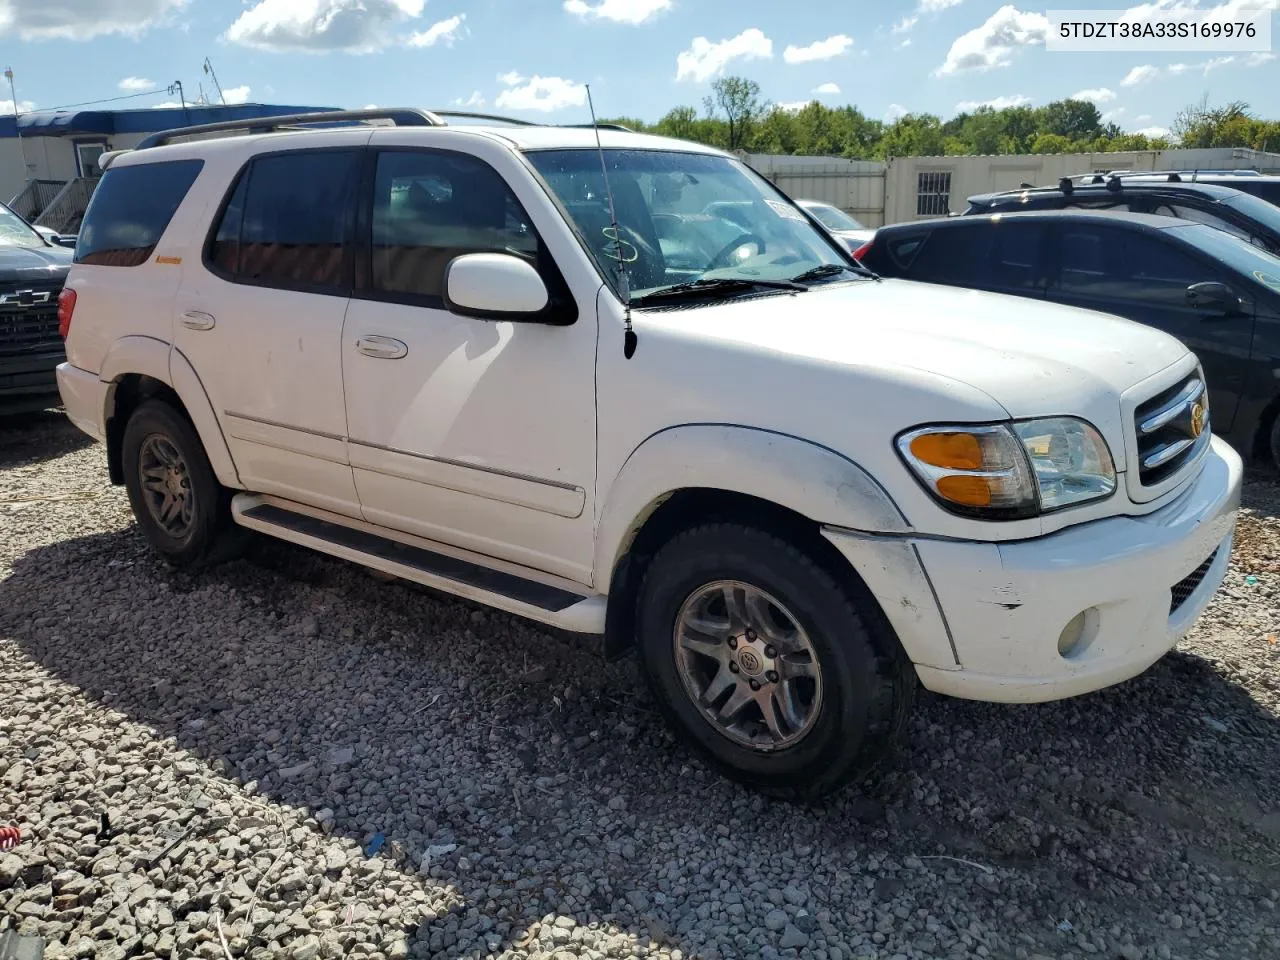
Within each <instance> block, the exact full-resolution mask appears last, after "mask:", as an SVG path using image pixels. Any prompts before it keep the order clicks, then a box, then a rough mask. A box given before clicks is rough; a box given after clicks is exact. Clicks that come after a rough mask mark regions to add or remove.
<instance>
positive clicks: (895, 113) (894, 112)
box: [884, 103, 907, 123]
mask: <svg viewBox="0 0 1280 960" xmlns="http://www.w3.org/2000/svg"><path fill="white" fill-rule="evenodd" d="M906 115H907V108H906V107H904V106H903V105H902V104H900V103H891V104H889V109H888V110H886V111H885V112H884V120H885V123H893V122H894V121H895V120H899V119H901V118H902V117H905V116H906Z"/></svg>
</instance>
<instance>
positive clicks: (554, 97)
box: [494, 74, 587, 113]
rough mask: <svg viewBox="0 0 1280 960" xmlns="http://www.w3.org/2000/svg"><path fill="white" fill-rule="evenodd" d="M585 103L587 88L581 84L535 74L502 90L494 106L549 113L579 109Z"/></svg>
mask: <svg viewBox="0 0 1280 960" xmlns="http://www.w3.org/2000/svg"><path fill="white" fill-rule="evenodd" d="M511 75H512V74H508V75H507V76H511ZM517 76H518V74H517ZM522 79H523V78H522ZM586 102H587V88H586V87H584V86H583V85H582V84H580V83H574V82H573V81H572V80H564V79H562V78H560V77H539V76H537V75H536V74H535V75H534V76H532V77H530V78H529V79H528V81H526V82H525V83H523V84H521V85H519V86H509V87H508V88H507V89H506V90H503V91H502V92H501V93H500V94H498V98H497V99H496V100H495V101H494V105H495V106H498V107H501V108H503V109H506V110H541V111H542V112H544V113H550V112H551V111H553V110H563V109H564V108H565V107H581V106H583V105H584V104H585V103H586Z"/></svg>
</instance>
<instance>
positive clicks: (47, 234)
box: [31, 223, 62, 245]
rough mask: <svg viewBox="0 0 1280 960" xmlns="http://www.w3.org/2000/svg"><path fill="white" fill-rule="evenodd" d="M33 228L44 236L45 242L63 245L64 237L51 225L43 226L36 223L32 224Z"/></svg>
mask: <svg viewBox="0 0 1280 960" xmlns="http://www.w3.org/2000/svg"><path fill="white" fill-rule="evenodd" d="M31 229H32V230H34V231H35V232H36V233H38V234H40V236H42V237H44V240H45V243H52V244H58V245H61V240H62V238H61V237H60V236H58V231H57V230H52V229H50V228H49V227H42V226H39V225H38V224H34V223H33V224H32V225H31Z"/></svg>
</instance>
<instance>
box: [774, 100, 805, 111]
mask: <svg viewBox="0 0 1280 960" xmlns="http://www.w3.org/2000/svg"><path fill="white" fill-rule="evenodd" d="M809 103H810V101H808V100H788V101H787V102H786V103H780V104H778V109H779V110H785V111H786V112H787V113H799V112H800V111H801V110H803V109H804V108H805V107H807V106H808V105H809Z"/></svg>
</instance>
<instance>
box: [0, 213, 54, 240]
mask: <svg viewBox="0 0 1280 960" xmlns="http://www.w3.org/2000/svg"><path fill="white" fill-rule="evenodd" d="M0 243H3V244H8V245H10V246H14V247H43V246H44V245H45V242H44V238H43V237H41V236H40V234H38V233H36V232H35V231H34V230H32V229H31V228H30V227H29V226H27V222H26V221H25V220H23V219H22V218H21V217H20V216H18V215H17V214H16V213H14V212H13V211H12V210H10V209H9V208H8V207H6V206H4V205H3V204H0Z"/></svg>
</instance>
